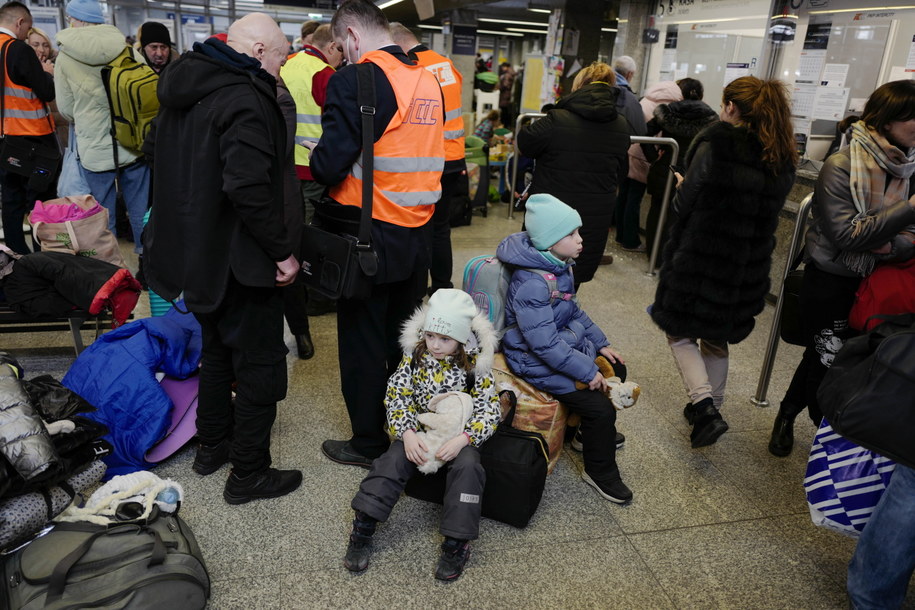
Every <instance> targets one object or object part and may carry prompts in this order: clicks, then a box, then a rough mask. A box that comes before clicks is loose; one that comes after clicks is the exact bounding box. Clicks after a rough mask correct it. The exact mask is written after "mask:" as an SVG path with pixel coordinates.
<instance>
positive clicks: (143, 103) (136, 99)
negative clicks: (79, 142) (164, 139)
mask: <svg viewBox="0 0 915 610" xmlns="http://www.w3.org/2000/svg"><path fill="white" fill-rule="evenodd" d="M102 83H103V84H104V85H105V93H106V94H107V95H108V104H109V106H108V107H109V108H110V109H111V121H112V129H113V130H114V134H113V135H114V137H115V138H116V139H117V141H118V143H120V144H121V146H123V147H124V148H128V149H130V150H133V151H139V150H140V149H141V148H142V147H143V140H145V139H146V134H148V133H149V128H150V125H151V124H152V121H153V119H154V118H156V115H157V114H159V98H158V96H157V95H156V88H157V87H158V84H159V75H158V74H156V72H155V71H154V70H153V69H152V68H150V67H149V66H147V65H146V64H144V63H140V62H138V61H137V60H136V59H135V58H134V55H133V48H132V47H130V46H127V47H124V50H123V51H121V54H120V55H118V56H117V57H115V58H114V59H112V60H111V61H110V62H108V65H106V66H105V67H103V68H102Z"/></svg>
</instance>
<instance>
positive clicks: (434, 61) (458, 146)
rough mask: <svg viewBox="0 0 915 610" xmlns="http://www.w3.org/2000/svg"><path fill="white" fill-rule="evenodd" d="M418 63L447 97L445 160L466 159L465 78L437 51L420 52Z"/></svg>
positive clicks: (417, 54)
mask: <svg viewBox="0 0 915 610" xmlns="http://www.w3.org/2000/svg"><path fill="white" fill-rule="evenodd" d="M416 62H417V63H418V64H419V65H421V66H422V67H424V68H425V69H426V70H428V71H429V72H431V73H432V74H433V76H435V79H436V80H437V81H438V84H439V85H441V86H442V95H444V96H445V160H446V161H455V160H457V159H463V158H464V115H463V109H462V108H461V86H462V84H463V82H464V78H463V77H462V76H461V73H460V72H458V71H457V68H455V67H454V64H453V63H451V60H450V59H448V58H447V57H445V56H443V55H439V54H438V53H436V52H435V51H418V52H417V53H416Z"/></svg>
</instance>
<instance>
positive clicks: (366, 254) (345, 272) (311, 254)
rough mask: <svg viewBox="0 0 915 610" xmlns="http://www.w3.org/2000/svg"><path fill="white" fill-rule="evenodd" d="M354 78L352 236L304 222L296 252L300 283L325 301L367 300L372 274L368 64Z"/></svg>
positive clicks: (358, 67)
mask: <svg viewBox="0 0 915 610" xmlns="http://www.w3.org/2000/svg"><path fill="white" fill-rule="evenodd" d="M356 81H357V83H358V88H359V93H358V103H359V109H360V112H361V114H362V212H361V214H360V216H359V230H358V235H357V236H353V235H349V234H346V233H334V232H331V231H327V230H325V229H323V228H321V227H320V226H318V225H314V224H311V225H305V228H304V230H303V233H302V244H301V250H300V256H299V260H300V261H301V277H302V282H304V284H305V285H306V286H309V287H311V288H313V289H314V290H317V291H318V292H320V293H321V294H323V295H324V296H326V297H328V298H330V299H340V298H343V299H365V298H367V297H368V296H369V295H370V294H371V292H372V286H373V285H374V283H375V275H376V274H377V273H378V254H377V253H376V252H375V251H374V250H373V249H372V185H373V172H374V170H375V157H374V154H375V153H374V148H375V145H374V135H375V127H374V116H375V72H374V69H373V68H372V67H371V65H370V64H357V65H356ZM317 215H320V213H319V212H318V214H317ZM319 222H320V220H319Z"/></svg>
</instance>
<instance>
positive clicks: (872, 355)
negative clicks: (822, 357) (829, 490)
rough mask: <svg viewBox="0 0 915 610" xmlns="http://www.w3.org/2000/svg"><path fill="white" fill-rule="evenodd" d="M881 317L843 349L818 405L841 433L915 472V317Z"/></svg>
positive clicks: (823, 388)
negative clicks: (880, 321) (873, 325)
mask: <svg viewBox="0 0 915 610" xmlns="http://www.w3.org/2000/svg"><path fill="white" fill-rule="evenodd" d="M880 317H881V318H883V319H884V320H885V321H884V322H883V323H882V324H880V325H879V326H877V327H875V328H874V329H873V330H871V331H870V332H868V333H866V334H863V335H860V336H857V337H854V338H852V339H849V340H848V341H847V342H846V343H845V345H844V346H843V347H842V349H841V350H839V353H838V354H836V357H835V360H833V363H832V366H831V367H830V368H829V371H827V373H826V376H825V377H824V378H823V382H822V383H821V384H820V387H819V389H818V390H817V400H818V401H819V403H820V409H821V410H822V412H823V416H824V417H825V418H826V420H827V421H829V423H830V424H831V425H832V428H833V429H834V430H835V431H836V432H838V433H839V434H841V435H842V436H844V437H845V438H847V439H849V440H851V441H854V442H855V443H857V444H859V445H861V446H862V447H865V448H867V449H870V450H872V451H876V452H877V453H879V454H881V455H884V456H886V457H888V458H890V459H892V460H894V461H896V462H898V463H900V464H903V465H905V466H908V467H909V468H915V314H904V315H899V316H880Z"/></svg>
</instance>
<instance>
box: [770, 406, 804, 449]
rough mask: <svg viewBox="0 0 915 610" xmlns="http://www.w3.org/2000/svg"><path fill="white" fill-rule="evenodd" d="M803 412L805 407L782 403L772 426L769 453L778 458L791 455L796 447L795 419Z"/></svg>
mask: <svg viewBox="0 0 915 610" xmlns="http://www.w3.org/2000/svg"><path fill="white" fill-rule="evenodd" d="M803 410H804V407H798V406H797V405H793V404H791V403H788V402H784V401H782V404H781V406H780V407H779V408H778V415H776V416H775V423H774V424H773V426H772V438H770V439H769V453H771V454H772V455H776V456H778V457H786V456H788V455H789V454H790V453H791V449H792V448H793V447H794V419H795V418H796V417H797V416H798V414H799V413H800V412H801V411H803Z"/></svg>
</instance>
